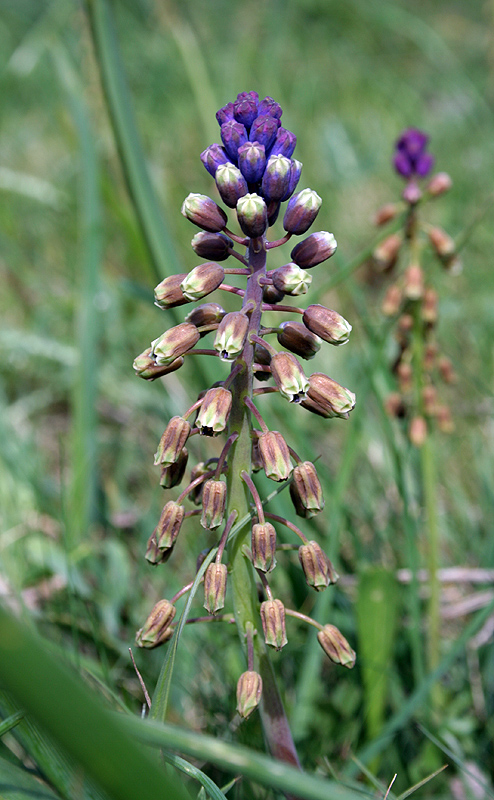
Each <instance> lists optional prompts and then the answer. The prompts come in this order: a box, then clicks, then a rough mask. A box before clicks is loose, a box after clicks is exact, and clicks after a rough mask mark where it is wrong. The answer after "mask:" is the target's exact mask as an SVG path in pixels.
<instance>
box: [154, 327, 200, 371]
mask: <svg viewBox="0 0 494 800" xmlns="http://www.w3.org/2000/svg"><path fill="white" fill-rule="evenodd" d="M198 341H199V333H198V331H197V328H196V326H195V325H191V324H190V322H181V323H180V325H175V327H173V328H170V329H169V330H167V331H165V333H163V334H162V335H161V336H159V337H158V339H155V340H154V342H151V346H152V348H153V350H152V354H153V356H154V359H155V361H156V363H157V364H164V365H165V366H167V365H168V364H171V363H172V361H175V359H176V358H178V356H182V355H183V354H184V353H186V352H187V350H190V349H191V348H192V347H194V345H195V344H197V342H198Z"/></svg>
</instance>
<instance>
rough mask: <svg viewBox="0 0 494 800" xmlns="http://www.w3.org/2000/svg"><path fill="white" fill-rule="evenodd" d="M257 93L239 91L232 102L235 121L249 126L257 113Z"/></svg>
mask: <svg viewBox="0 0 494 800" xmlns="http://www.w3.org/2000/svg"><path fill="white" fill-rule="evenodd" d="M258 106H259V95H258V94H257V92H241V93H240V94H239V95H237V99H236V101H235V103H234V104H233V113H234V116H235V119H236V120H237V122H240V123H242V125H245V127H246V128H250V126H251V125H252V123H253V122H254V120H255V118H256V117H257V115H258V110H257V109H258Z"/></svg>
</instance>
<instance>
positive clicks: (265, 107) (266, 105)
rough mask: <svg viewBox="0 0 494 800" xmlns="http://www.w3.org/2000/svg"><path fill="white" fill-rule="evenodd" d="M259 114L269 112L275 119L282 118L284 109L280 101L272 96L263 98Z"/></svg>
mask: <svg viewBox="0 0 494 800" xmlns="http://www.w3.org/2000/svg"><path fill="white" fill-rule="evenodd" d="M258 113H259V115H261V114H268V115H269V116H270V117H274V118H275V119H281V115H282V114H283V111H282V109H281V106H280V104H279V103H277V102H276V101H275V100H273V98H272V97H269V95H268V97H265V98H264V100H261V102H260V103H259V112H258Z"/></svg>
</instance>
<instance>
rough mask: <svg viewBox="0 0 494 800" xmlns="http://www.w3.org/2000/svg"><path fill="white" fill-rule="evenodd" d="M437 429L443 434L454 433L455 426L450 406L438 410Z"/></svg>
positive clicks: (440, 407) (439, 407)
mask: <svg viewBox="0 0 494 800" xmlns="http://www.w3.org/2000/svg"><path fill="white" fill-rule="evenodd" d="M436 421H437V427H438V428H439V430H440V431H441V432H442V433H453V431H454V429H455V424H454V422H453V418H452V416H451V409H450V408H449V406H446V405H441V406H437V408H436Z"/></svg>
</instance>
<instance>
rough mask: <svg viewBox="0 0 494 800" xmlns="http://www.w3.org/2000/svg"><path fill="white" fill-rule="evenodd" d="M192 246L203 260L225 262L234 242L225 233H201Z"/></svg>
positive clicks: (193, 240)
mask: <svg viewBox="0 0 494 800" xmlns="http://www.w3.org/2000/svg"><path fill="white" fill-rule="evenodd" d="M191 245H192V249H193V250H194V252H195V253H197V255H198V256H201V258H210V259H212V260H213V261H225V260H226V259H227V258H228V256H229V255H230V252H231V250H232V248H233V241H232V239H230V237H229V236H227V235H226V234H225V233H209V232H208V231H199V233H196V234H195V236H194V237H193V239H192V242H191ZM184 277H185V275H184Z"/></svg>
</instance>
